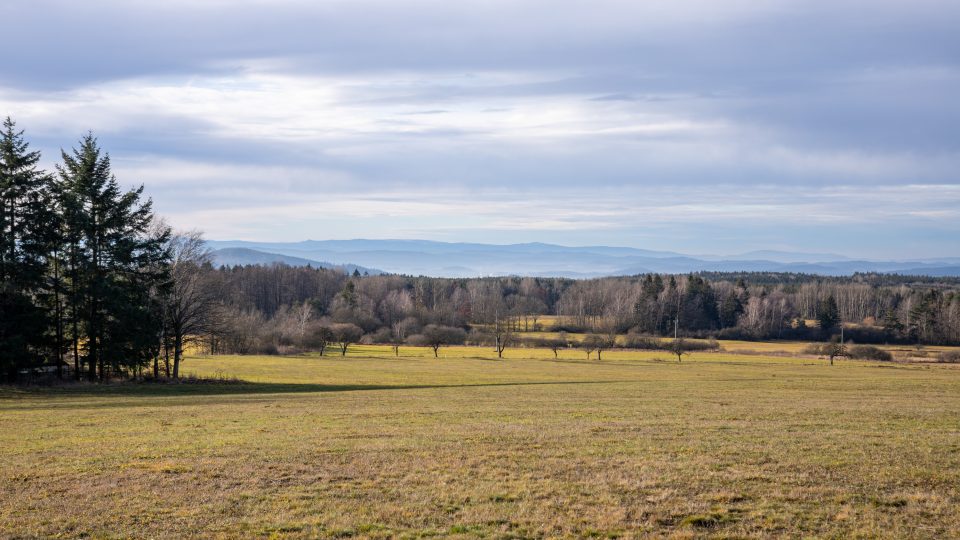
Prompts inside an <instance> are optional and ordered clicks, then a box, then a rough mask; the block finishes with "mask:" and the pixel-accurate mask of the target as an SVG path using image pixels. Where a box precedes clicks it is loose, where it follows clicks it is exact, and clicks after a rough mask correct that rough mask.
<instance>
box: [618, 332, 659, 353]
mask: <svg viewBox="0 0 960 540" xmlns="http://www.w3.org/2000/svg"><path fill="white" fill-rule="evenodd" d="M623 347H624V348H626V349H640V350H645V351H662V350H664V349H665V345H664V344H663V342H661V341H660V340H659V339H657V338H652V337H646V336H638V335H636V334H627V336H626V337H625V338H624V340H623Z"/></svg>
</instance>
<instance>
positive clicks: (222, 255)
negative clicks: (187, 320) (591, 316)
mask: <svg viewBox="0 0 960 540" xmlns="http://www.w3.org/2000/svg"><path fill="white" fill-rule="evenodd" d="M207 244H208V246H209V247H210V248H211V249H212V250H213V259H214V263H215V264H216V265H218V266H234V265H245V264H271V263H284V264H288V265H291V266H306V265H307V264H309V265H311V266H314V267H341V268H342V269H343V270H345V271H347V272H348V273H349V272H353V271H354V270H357V271H359V272H360V273H365V272H367V273H370V274H379V273H393V274H406V275H424V276H431V277H458V278H459V277H479V276H499V275H518V276H543V277H568V278H593V277H604V276H620V275H635V274H645V273H668V274H679V273H689V272H700V271H714V272H740V271H743V272H796V273H806V274H821V275H827V276H843V275H851V274H854V273H857V272H878V273H897V274H904V275H927V276H938V277H941V276H960V257H944V258H937V259H920V260H855V259H850V258H847V257H844V256H842V255H836V254H830V253H800V252H787V251H773V250H765V251H753V252H749V253H743V254H739V255H730V256H718V255H685V254H681V253H675V252H671V251H657V250H646V249H639V248H631V247H614V246H563V245H557V244H547V243H540V242H531V243H521V244H483V243H464V242H456V243H451V242H436V241H430V240H394V239H384V240H368V239H355V240H305V241H302V242H250V241H241V240H210V241H208V242H207Z"/></svg>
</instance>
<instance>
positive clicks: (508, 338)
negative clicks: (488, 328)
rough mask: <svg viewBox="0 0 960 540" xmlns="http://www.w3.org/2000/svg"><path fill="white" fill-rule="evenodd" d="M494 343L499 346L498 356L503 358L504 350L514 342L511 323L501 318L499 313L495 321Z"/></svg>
mask: <svg viewBox="0 0 960 540" xmlns="http://www.w3.org/2000/svg"><path fill="white" fill-rule="evenodd" d="M493 343H494V346H495V347H496V348H497V358H503V351H504V349H506V348H507V346H509V345H512V344H513V332H512V331H511V330H510V325H509V324H507V323H505V322H504V321H503V320H501V319H500V317H499V315H498V316H497V318H496V320H495V321H494V323H493Z"/></svg>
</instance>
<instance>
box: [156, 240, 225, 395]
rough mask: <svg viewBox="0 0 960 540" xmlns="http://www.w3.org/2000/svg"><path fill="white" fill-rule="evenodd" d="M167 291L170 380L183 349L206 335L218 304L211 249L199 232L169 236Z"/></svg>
mask: <svg viewBox="0 0 960 540" xmlns="http://www.w3.org/2000/svg"><path fill="white" fill-rule="evenodd" d="M168 249H169V250H170V255H171V266H170V277H171V284H170V291H169V294H168V295H167V296H166V298H165V305H164V308H165V309H164V311H165V315H166V322H167V332H168V333H169V335H170V337H171V338H172V341H173V378H175V379H176V378H178V377H179V376H180V363H181V361H182V360H183V350H184V347H185V346H186V345H188V344H191V343H195V342H196V341H198V340H199V339H200V338H201V337H202V336H203V335H204V334H206V333H207V332H208V331H209V330H210V329H211V327H212V325H213V323H214V317H215V315H216V311H217V307H218V305H219V301H218V298H217V291H216V288H215V286H214V284H213V283H212V280H211V279H210V272H208V271H207V270H208V269H209V263H210V250H209V249H208V248H207V246H206V242H204V240H203V234H202V233H201V232H199V231H181V232H176V233H174V234H173V235H171V237H170V241H169V244H168Z"/></svg>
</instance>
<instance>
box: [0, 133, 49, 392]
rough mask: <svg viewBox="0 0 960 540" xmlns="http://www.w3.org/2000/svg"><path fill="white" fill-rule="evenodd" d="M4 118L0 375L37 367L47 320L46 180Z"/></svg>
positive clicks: (0, 137)
mask: <svg viewBox="0 0 960 540" xmlns="http://www.w3.org/2000/svg"><path fill="white" fill-rule="evenodd" d="M39 161H40V153H39V152H35V151H30V149H29V144H28V143H27V142H26V141H25V140H24V139H23V132H22V131H17V129H16V124H15V123H14V122H13V120H11V119H10V118H9V117H8V118H7V119H6V120H5V121H4V122H3V128H2V131H0V372H2V375H0V377H4V378H8V379H11V378H13V377H14V376H15V375H16V372H17V371H18V370H19V369H21V368H24V367H29V366H31V365H36V364H39V363H40V362H41V361H42V353H43V351H44V349H45V345H46V331H47V328H48V319H47V316H46V312H45V310H43V309H42V308H41V307H40V306H39V305H38V304H37V302H38V298H37V296H38V294H40V293H41V292H42V288H43V285H44V276H45V273H44V267H45V264H46V259H45V254H46V251H47V247H48V227H47V224H48V223H49V222H50V216H49V215H48V214H49V212H48V199H47V195H46V187H47V184H48V177H47V175H46V174H44V173H43V171H41V170H39V169H38V168H37V163H38V162H39Z"/></svg>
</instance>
